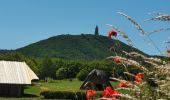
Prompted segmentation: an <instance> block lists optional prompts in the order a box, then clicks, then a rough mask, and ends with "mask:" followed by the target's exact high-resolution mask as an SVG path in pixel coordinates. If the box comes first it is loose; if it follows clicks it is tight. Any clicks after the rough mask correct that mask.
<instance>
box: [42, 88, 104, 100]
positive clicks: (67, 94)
mask: <svg viewBox="0 0 170 100" xmlns="http://www.w3.org/2000/svg"><path fill="white" fill-rule="evenodd" d="M40 95H41V96H43V97H44V99H71V100H86V95H85V91H76V92H75V91H50V90H46V91H41V93H40ZM96 97H98V98H99V97H102V92H97V96H96Z"/></svg>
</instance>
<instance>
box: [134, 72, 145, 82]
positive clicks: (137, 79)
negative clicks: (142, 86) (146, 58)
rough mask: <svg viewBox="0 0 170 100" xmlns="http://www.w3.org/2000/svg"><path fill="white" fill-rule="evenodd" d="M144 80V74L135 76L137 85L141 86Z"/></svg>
mask: <svg viewBox="0 0 170 100" xmlns="http://www.w3.org/2000/svg"><path fill="white" fill-rule="evenodd" d="M143 78H144V76H143V74H142V73H138V74H136V76H135V82H136V83H137V84H139V83H141V82H142V80H143Z"/></svg>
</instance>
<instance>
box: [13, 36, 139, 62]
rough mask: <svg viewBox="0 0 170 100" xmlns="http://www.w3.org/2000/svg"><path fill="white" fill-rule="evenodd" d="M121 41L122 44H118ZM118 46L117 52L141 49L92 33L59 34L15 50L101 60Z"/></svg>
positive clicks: (29, 53) (67, 57) (27, 53)
mask: <svg viewBox="0 0 170 100" xmlns="http://www.w3.org/2000/svg"><path fill="white" fill-rule="evenodd" d="M118 42H119V43H120V46H116V44H118ZM112 46H113V48H115V49H116V48H117V53H118V54H120V53H121V52H122V50H124V51H128V52H129V51H132V49H133V50H134V51H137V52H140V53H142V52H141V51H139V50H137V49H135V48H132V47H130V46H128V45H126V44H124V43H122V42H120V41H115V40H113V39H108V38H107V37H106V36H96V35H90V34H86V35H85V34H81V35H59V36H54V37H51V38H48V39H45V40H41V41H39V42H36V43H33V44H30V45H28V46H25V47H23V48H19V49H16V50H15V51H18V52H21V53H23V54H24V55H26V56H30V57H38V58H42V57H54V58H55V57H56V58H64V59H84V60H100V59H104V58H106V57H108V56H112V55H115V53H114V52H113V51H111V50H110V47H112Z"/></svg>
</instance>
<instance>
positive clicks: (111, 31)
mask: <svg viewBox="0 0 170 100" xmlns="http://www.w3.org/2000/svg"><path fill="white" fill-rule="evenodd" d="M112 35H113V36H117V32H116V31H115V30H110V31H108V38H109V39H111V37H112Z"/></svg>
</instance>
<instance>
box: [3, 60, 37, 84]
mask: <svg viewBox="0 0 170 100" xmlns="http://www.w3.org/2000/svg"><path fill="white" fill-rule="evenodd" d="M33 79H39V78H38V77H37V76H36V74H35V73H34V72H33V71H32V70H31V69H30V68H29V66H28V65H27V64H26V63H25V62H16V61H0V84H31V80H33Z"/></svg>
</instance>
